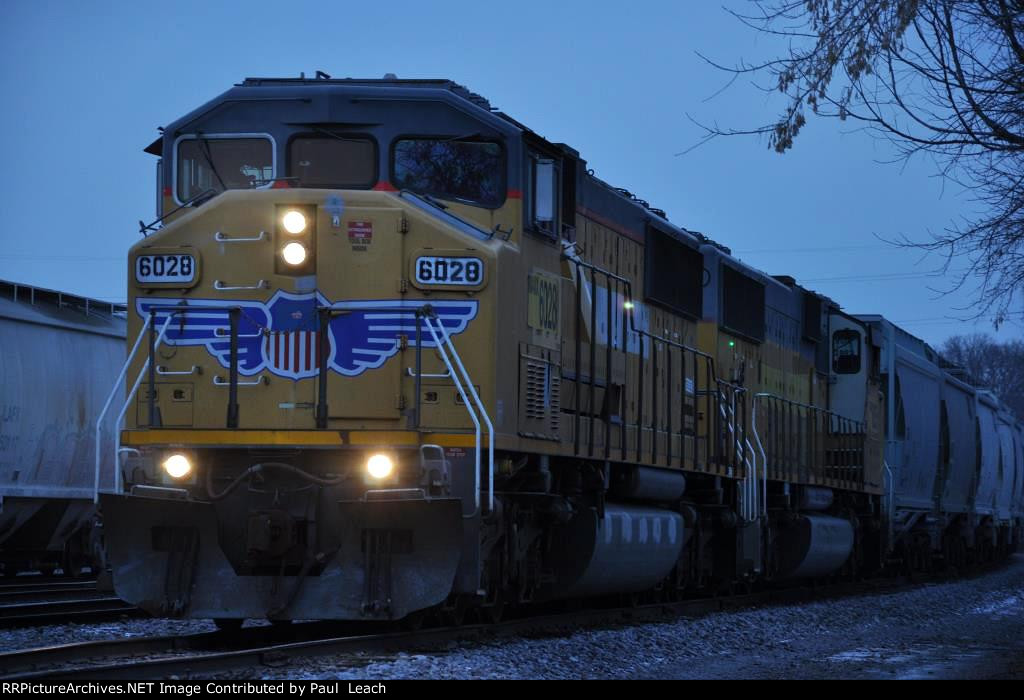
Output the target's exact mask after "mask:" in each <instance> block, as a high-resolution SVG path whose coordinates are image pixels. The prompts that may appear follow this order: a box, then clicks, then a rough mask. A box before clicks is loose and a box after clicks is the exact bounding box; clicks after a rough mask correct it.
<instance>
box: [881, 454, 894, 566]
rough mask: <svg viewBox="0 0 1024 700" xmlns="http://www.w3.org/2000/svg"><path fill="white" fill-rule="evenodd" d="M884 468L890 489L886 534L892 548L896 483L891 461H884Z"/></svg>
mask: <svg viewBox="0 0 1024 700" xmlns="http://www.w3.org/2000/svg"><path fill="white" fill-rule="evenodd" d="M882 467H883V468H884V469H885V473H886V474H888V475H889V478H888V479H887V481H888V482H889V483H888V488H886V489H885V520H886V532H887V534H888V536H889V541H888V542H887V543H886V545H885V546H886V547H889V548H892V514H893V499H894V497H895V495H896V492H895V482H894V479H893V475H892V469H890V468H889V460H887V459H885V458H883V459H882Z"/></svg>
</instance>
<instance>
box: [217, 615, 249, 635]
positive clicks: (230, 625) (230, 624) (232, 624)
mask: <svg viewBox="0 0 1024 700" xmlns="http://www.w3.org/2000/svg"><path fill="white" fill-rule="evenodd" d="M243 622H245V620H242V619H239V618H236V617H215V618H213V624H215V625H217V629H219V630H220V631H221V632H237V631H238V630H240V629H242V623H243Z"/></svg>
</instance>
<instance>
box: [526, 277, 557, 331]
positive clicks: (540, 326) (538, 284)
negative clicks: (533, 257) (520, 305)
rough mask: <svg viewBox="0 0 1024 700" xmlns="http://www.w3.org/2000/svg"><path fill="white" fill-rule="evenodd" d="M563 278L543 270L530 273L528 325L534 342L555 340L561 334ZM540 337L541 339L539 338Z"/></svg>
mask: <svg viewBox="0 0 1024 700" xmlns="http://www.w3.org/2000/svg"><path fill="white" fill-rule="evenodd" d="M561 291H562V278H561V277H559V276H558V275H553V274H551V273H550V272H544V271H543V270H534V271H533V272H531V273H530V277H529V280H528V283H527V295H528V296H527V317H526V318H527V323H528V324H529V326H530V328H532V329H533V330H534V340H535V341H539V340H540V339H541V338H546V339H551V340H555V339H557V338H558V336H559V334H560V332H561ZM538 336H539V337H538Z"/></svg>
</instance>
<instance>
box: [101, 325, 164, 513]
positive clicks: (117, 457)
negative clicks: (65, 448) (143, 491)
mask: <svg viewBox="0 0 1024 700" xmlns="http://www.w3.org/2000/svg"><path fill="white" fill-rule="evenodd" d="M173 319H174V313H170V314H168V315H167V320H166V321H164V325H163V326H161V327H160V334H159V335H158V336H157V337H156V341H155V342H154V343H153V350H154V351H155V350H156V349H157V348H158V347H160V343H162V342H163V341H164V335H166V334H167V327H168V326H170V325H171V321H172V320H173ZM152 359H153V358H152V357H147V358H146V361H145V362H143V363H142V369H141V370H140V371H139V376H138V377H136V379H135V384H133V385H132V390H131V391H130V392H128V398H126V399H125V401H124V405H123V406H122V407H121V411H120V413H118V414H117V420H116V421H115V422H114V491H115V492H117V493H120V492H121V421H122V420H124V414H125V413H127V412H128V407H129V406H131V404H132V399H134V398H135V394H136V393H137V392H138V390H139V385H140V384H142V378H143V377H145V376H146V370H148V369H149V363H150V362H151V361H152ZM150 398H151V399H152V400H153V401H156V398H155V397H150Z"/></svg>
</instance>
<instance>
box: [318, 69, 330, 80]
mask: <svg viewBox="0 0 1024 700" xmlns="http://www.w3.org/2000/svg"><path fill="white" fill-rule="evenodd" d="M316 79H317V80H330V79H331V76H329V75H327V73H324V72H323V71H322V70H318V71H317V72H316Z"/></svg>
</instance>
